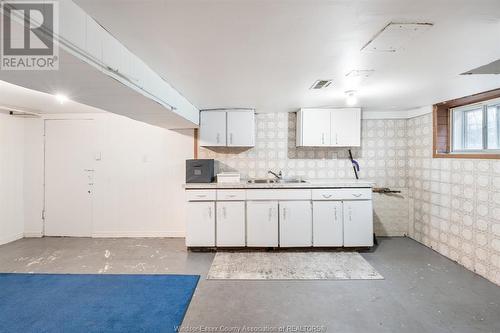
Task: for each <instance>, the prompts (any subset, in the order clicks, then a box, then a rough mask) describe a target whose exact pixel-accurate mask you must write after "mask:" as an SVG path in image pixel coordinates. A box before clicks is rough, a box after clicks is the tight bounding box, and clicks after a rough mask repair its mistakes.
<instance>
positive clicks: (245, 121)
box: [200, 111, 255, 147]
mask: <svg viewBox="0 0 500 333" xmlns="http://www.w3.org/2000/svg"><path fill="white" fill-rule="evenodd" d="M200 146H205V147H218V146H219V147H220V146H227V147H253V146H255V114H254V112H253V111H202V112H201V113H200Z"/></svg>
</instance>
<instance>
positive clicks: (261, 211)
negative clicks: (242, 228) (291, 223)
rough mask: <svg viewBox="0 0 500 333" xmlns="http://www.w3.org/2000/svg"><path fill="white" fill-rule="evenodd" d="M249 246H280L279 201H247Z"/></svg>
mask: <svg viewBox="0 0 500 333" xmlns="http://www.w3.org/2000/svg"><path fill="white" fill-rule="evenodd" d="M247 246H258V247H261V246H262V247H276V246H278V202H277V201H247Z"/></svg>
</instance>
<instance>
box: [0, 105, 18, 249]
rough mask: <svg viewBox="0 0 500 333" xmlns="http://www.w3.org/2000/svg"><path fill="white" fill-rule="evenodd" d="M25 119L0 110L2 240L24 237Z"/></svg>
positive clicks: (9, 240)
mask: <svg viewBox="0 0 500 333" xmlns="http://www.w3.org/2000/svg"><path fill="white" fill-rule="evenodd" d="M23 159H24V122H23V119H21V118H15V117H11V116H9V115H6V114H3V113H0V244H4V243H8V242H11V241H13V240H16V239H19V238H22V237H23V232H24V227H23V218H24V213H23V165H24V163H23Z"/></svg>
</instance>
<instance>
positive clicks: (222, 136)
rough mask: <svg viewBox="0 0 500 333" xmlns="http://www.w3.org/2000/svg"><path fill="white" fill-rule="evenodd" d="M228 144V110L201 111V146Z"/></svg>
mask: <svg viewBox="0 0 500 333" xmlns="http://www.w3.org/2000/svg"><path fill="white" fill-rule="evenodd" d="M225 145H226V112H225V111H202V112H200V146H208V147H216V146H225Z"/></svg>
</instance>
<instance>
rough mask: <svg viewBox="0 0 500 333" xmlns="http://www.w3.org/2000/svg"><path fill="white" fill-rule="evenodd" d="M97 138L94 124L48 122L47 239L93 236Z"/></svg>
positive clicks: (82, 121)
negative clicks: (93, 193)
mask: <svg viewBox="0 0 500 333" xmlns="http://www.w3.org/2000/svg"><path fill="white" fill-rule="evenodd" d="M95 138H96V127H95V123H94V121H93V120H46V121H45V223H44V227H45V230H44V234H45V235H46V236H74V237H90V236H91V235H92V189H93V183H94V169H95V155H96V153H97V151H96V145H95Z"/></svg>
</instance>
